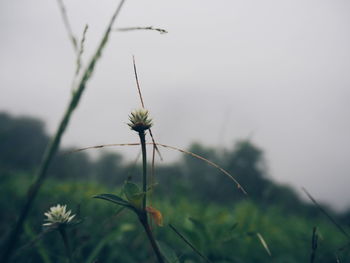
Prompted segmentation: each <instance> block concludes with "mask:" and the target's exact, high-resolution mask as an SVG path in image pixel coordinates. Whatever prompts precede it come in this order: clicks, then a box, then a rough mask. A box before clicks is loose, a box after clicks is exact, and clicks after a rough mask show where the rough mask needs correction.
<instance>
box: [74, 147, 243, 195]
mask: <svg viewBox="0 0 350 263" xmlns="http://www.w3.org/2000/svg"><path fill="white" fill-rule="evenodd" d="M147 144H154V143H151V142H149V143H147ZM155 144H156V145H157V146H161V147H164V148H168V149H172V150H176V151H179V152H181V153H185V154H188V155H191V156H192V157H194V158H197V159H199V160H202V161H204V162H206V163H207V164H209V165H210V166H213V167H215V168H216V169H218V170H219V171H221V172H222V173H224V174H225V175H227V176H228V177H229V178H230V179H231V180H232V181H234V182H235V184H236V185H237V188H238V189H240V190H241V191H242V192H243V193H244V194H246V195H247V192H246V191H245V189H244V188H243V186H242V185H241V184H240V183H239V182H238V181H237V180H236V179H235V178H234V177H233V176H232V175H231V174H230V173H229V172H228V171H226V170H225V169H223V168H222V167H220V166H219V165H217V164H216V163H214V162H212V161H210V160H208V159H206V158H204V157H203V156H200V155H198V154H195V153H193V152H190V151H186V150H183V149H180V148H177V147H174V146H170V145H166V144H162V143H155ZM137 145H140V143H119V144H103V145H96V146H90V147H85V148H80V149H77V150H74V151H71V152H69V153H75V152H80V151H85V150H89V149H98V148H105V147H115V146H137Z"/></svg>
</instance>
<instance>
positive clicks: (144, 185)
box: [139, 131, 147, 211]
mask: <svg viewBox="0 0 350 263" xmlns="http://www.w3.org/2000/svg"><path fill="white" fill-rule="evenodd" d="M139 136H140V141H141V149H142V191H143V193H144V196H143V200H142V209H143V210H144V211H146V205H147V197H146V196H147V152H146V134H145V131H141V132H139Z"/></svg>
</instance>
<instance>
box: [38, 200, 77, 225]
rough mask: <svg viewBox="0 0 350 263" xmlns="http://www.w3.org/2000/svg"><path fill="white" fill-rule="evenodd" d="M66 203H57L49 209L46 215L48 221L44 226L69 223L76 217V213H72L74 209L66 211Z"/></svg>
mask: <svg viewBox="0 0 350 263" xmlns="http://www.w3.org/2000/svg"><path fill="white" fill-rule="evenodd" d="M66 207H67V206H66V205H60V204H58V205H56V206H52V207H51V208H50V210H49V211H47V212H46V213H45V214H44V215H45V216H47V218H46V219H45V221H47V223H45V224H43V225H44V226H52V225H55V224H67V223H69V222H70V221H72V219H73V218H74V217H75V215H71V213H72V211H71V210H68V211H66Z"/></svg>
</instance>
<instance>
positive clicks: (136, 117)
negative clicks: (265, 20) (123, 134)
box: [128, 108, 153, 132]
mask: <svg viewBox="0 0 350 263" xmlns="http://www.w3.org/2000/svg"><path fill="white" fill-rule="evenodd" d="M129 120H130V123H128V125H129V127H130V128H131V129H132V130H134V131H137V132H144V131H145V130H148V129H149V128H151V127H152V125H153V123H152V119H151V118H150V117H149V115H148V110H146V109H143V108H142V109H137V110H134V111H132V112H131V114H130V116H129Z"/></svg>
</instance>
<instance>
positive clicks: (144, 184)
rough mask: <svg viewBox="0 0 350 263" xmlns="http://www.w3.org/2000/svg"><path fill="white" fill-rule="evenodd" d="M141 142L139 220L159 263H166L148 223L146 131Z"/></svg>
mask: <svg viewBox="0 0 350 263" xmlns="http://www.w3.org/2000/svg"><path fill="white" fill-rule="evenodd" d="M139 136H140V141H141V150H142V190H143V192H144V196H143V200H142V211H141V212H139V213H138V216H139V220H140V222H141V224H142V226H143V228H144V229H145V232H146V234H147V237H148V239H149V241H150V243H151V246H152V248H153V251H154V253H155V254H156V257H157V259H158V262H159V263H164V259H163V256H162V253H161V252H160V249H159V247H158V244H157V242H156V240H155V238H154V236H153V233H152V230H151V227H150V225H149V222H148V216H147V211H146V206H147V197H146V196H147V153H146V134H145V131H140V132H139Z"/></svg>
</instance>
